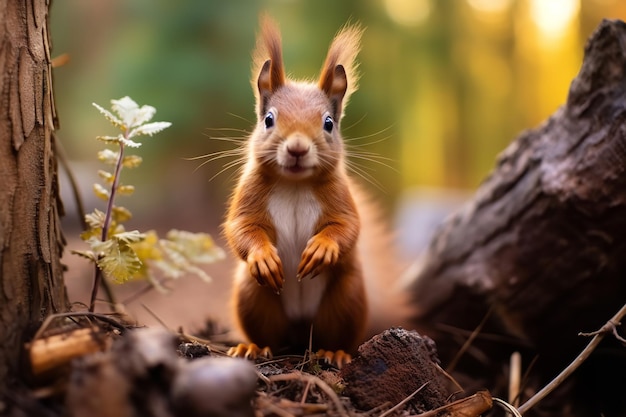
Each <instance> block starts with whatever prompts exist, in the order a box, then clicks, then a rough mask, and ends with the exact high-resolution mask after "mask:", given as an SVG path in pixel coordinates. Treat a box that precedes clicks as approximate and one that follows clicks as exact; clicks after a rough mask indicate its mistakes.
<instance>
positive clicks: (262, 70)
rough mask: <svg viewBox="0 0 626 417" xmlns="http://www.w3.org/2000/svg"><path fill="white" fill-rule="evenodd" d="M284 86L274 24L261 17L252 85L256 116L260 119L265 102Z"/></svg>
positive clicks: (264, 108)
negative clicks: (255, 102)
mask: <svg viewBox="0 0 626 417" xmlns="http://www.w3.org/2000/svg"><path fill="white" fill-rule="evenodd" d="M284 84H285V68H284V66H283V55H282V43H281V39H280V31H279V30H278V26H277V25H276V23H275V22H274V21H273V20H272V19H270V18H269V17H268V16H262V17H261V31H260V33H259V35H258V36H257V43H256V50H255V52H254V64H253V69H252V85H253V88H254V90H255V95H256V101H257V106H256V107H257V114H258V116H259V117H260V118H262V117H264V116H265V113H266V112H267V102H268V100H269V98H270V97H271V95H272V94H273V93H274V92H275V91H276V90H277V89H278V88H279V87H281V86H282V85H284Z"/></svg>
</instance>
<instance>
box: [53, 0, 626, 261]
mask: <svg viewBox="0 0 626 417" xmlns="http://www.w3.org/2000/svg"><path fill="white" fill-rule="evenodd" d="M52 4H53V5H52V10H51V25H52V40H53V51H52V52H53V56H58V55H61V54H68V55H69V57H70V60H69V62H68V63H67V64H66V65H64V66H62V67H59V68H56V69H55V70H54V82H55V97H56V104H57V109H58V114H59V117H60V123H61V129H60V131H59V138H60V141H61V142H62V143H63V146H64V148H65V151H66V154H67V155H68V157H69V159H70V163H71V166H72V168H73V170H74V171H75V172H76V174H77V176H78V177H79V180H80V183H81V187H83V193H84V194H85V196H86V197H89V195H90V187H91V183H92V182H95V181H96V180H97V178H96V169H97V168H98V166H97V165H94V164H93V163H94V161H95V152H96V151H97V150H98V149H100V147H101V144H100V143H98V142H97V141H96V140H95V139H94V138H95V136H96V135H103V134H111V133H113V128H112V127H110V126H109V125H108V124H107V122H106V121H104V119H102V118H101V116H100V115H99V114H98V112H97V111H96V110H95V109H94V108H93V107H92V106H91V103H92V102H97V103H99V104H101V105H104V106H108V104H109V100H110V99H113V98H120V97H122V96H125V95H129V96H131V97H132V98H133V99H135V100H136V101H137V102H139V103H140V104H146V103H147V104H151V105H153V106H155V107H156V108H157V110H158V111H157V115H156V118H155V119H156V120H165V121H170V122H172V123H173V126H172V127H171V128H170V129H168V130H166V131H165V132H164V133H161V134H159V135H157V136H156V137H155V138H152V139H149V140H147V141H146V143H145V145H144V146H143V147H142V148H140V149H139V151H138V152H139V153H140V154H141V155H142V156H143V157H144V164H143V165H142V167H141V168H140V170H139V171H137V172H131V171H126V172H125V173H124V177H123V180H124V182H127V183H132V184H134V185H135V186H136V187H137V193H136V196H135V197H133V198H127V199H125V200H122V201H120V204H122V205H125V206H127V207H128V208H130V209H131V210H132V211H133V212H134V213H135V216H136V220H133V221H136V222H137V224H138V225H137V227H138V228H144V227H146V226H144V224H148V226H147V227H156V228H163V229H169V228H171V227H179V228H185V229H188V230H192V231H209V232H212V233H214V234H216V233H217V232H216V230H217V227H218V225H219V223H220V222H221V219H222V215H223V210H224V205H225V202H226V199H227V196H228V194H229V190H230V189H231V187H232V185H233V173H234V170H230V171H226V172H223V173H221V174H219V175H217V176H216V177H215V178H213V179H212V180H210V179H211V178H212V177H213V176H214V175H215V174H216V173H218V172H219V171H220V170H221V169H222V167H223V165H224V164H225V163H227V162H228V160H217V161H215V162H212V163H208V164H206V165H204V166H202V167H200V168H198V169H196V168H197V167H198V165H199V163H200V162H199V161H188V160H187V159H186V158H188V157H193V156H198V155H202V154H208V153H212V152H216V151H219V150H225V149H229V148H232V146H233V145H232V144H229V143H228V142H224V141H219V140H212V139H211V137H216V136H217V137H221V136H229V135H234V136H237V137H243V136H245V131H246V130H249V129H250V128H251V126H252V125H253V123H254V117H255V116H254V112H253V109H254V103H253V94H252V91H251V88H250V82H249V77H250V74H249V70H250V61H249V57H250V52H251V50H252V49H253V46H254V36H255V31H256V29H257V21H258V16H259V13H260V12H261V11H267V12H269V14H270V15H272V16H273V17H274V18H275V19H276V20H277V21H278V22H279V24H280V26H281V29H282V32H283V35H284V54H285V62H286V66H287V71H288V72H289V73H290V74H292V75H293V76H295V77H300V78H307V77H309V78H310V77H313V76H315V75H316V74H317V73H318V71H319V68H320V66H321V64H322V60H323V58H324V54H325V52H326V48H327V46H328V44H329V42H330V40H331V38H332V36H333V35H334V33H335V32H336V31H337V30H338V29H339V28H340V27H341V26H342V25H343V24H345V23H346V22H360V23H361V24H362V25H363V26H365V27H366V32H365V35H364V38H363V43H362V52H361V54H360V63H361V66H360V68H361V72H362V78H361V83H360V85H361V87H360V90H359V91H358V92H357V93H356V94H355V95H354V96H353V97H352V100H351V103H350V105H349V107H348V109H347V115H346V117H345V119H344V122H343V129H344V134H345V136H346V137H348V138H356V140H355V141H351V142H350V143H351V144H352V145H353V146H357V147H358V149H361V150H365V151H368V152H372V153H374V154H377V155H379V157H378V158H375V159H376V160H377V161H379V162H382V163H376V162H368V161H361V160H355V162H359V163H361V164H362V167H361V170H362V171H363V172H365V176H366V177H368V178H367V179H368V180H369V182H370V185H371V187H370V188H371V191H372V193H373V194H374V195H376V196H377V197H378V198H379V199H380V200H381V201H383V202H384V207H385V208H387V211H388V214H389V218H390V219H391V220H390V222H391V223H392V224H395V225H396V226H397V224H398V222H399V223H400V225H401V227H399V229H400V230H401V233H400V238H401V240H403V242H404V244H405V247H409V250H408V252H410V249H411V245H420V244H423V242H421V241H420V239H422V238H423V239H422V240H424V239H425V236H427V234H428V230H430V229H429V228H431V227H432V224H433V223H436V221H437V219H438V218H440V216H441V213H444V212H446V211H449V210H450V209H453V208H454V207H455V206H456V205H458V204H460V201H461V200H463V199H464V198H465V197H466V194H465V193H471V192H472V191H473V190H475V189H476V188H477V187H478V186H479V184H480V182H481V180H482V179H483V178H485V176H486V175H488V173H489V172H490V171H491V169H492V167H493V166H494V161H495V158H496V156H497V155H498V153H499V152H501V151H502V150H503V149H504V148H505V147H506V146H507V144H508V143H510V141H511V140H513V139H514V137H515V136H516V135H517V134H518V133H519V132H520V131H522V130H524V129H527V128H533V127H535V126H537V125H538V124H540V123H541V122H542V121H543V120H545V119H546V118H547V117H548V116H549V115H550V114H551V113H552V112H553V111H554V110H555V109H557V107H558V106H560V105H561V104H562V103H564V101H565V100H566V97H567V91H568V88H569V84H570V82H571V80H572V78H573V77H575V75H576V73H577V71H578V69H579V67H580V64H581V60H582V56H583V48H584V44H585V41H586V39H587V38H588V37H589V35H590V34H591V33H592V32H593V30H594V28H595V27H597V25H598V24H599V23H600V21H601V20H602V19H603V18H610V19H614V18H625V17H626V2H624V1H623V0H367V1H363V0H343V1H336V0H317V1H304V0H257V1H244V0H234V1H218V0H106V1H85V0H63V1H54V2H53V3H52ZM223 128H232V129H236V131H235V133H233V132H232V131H231V132H227V131H224V130H223ZM372 183H373V184H372ZM66 190H67V187H65V190H64V193H66ZM416 190H417V191H416ZM89 204H101V203H98V202H96V201H93V200H92V201H90V202H89V203H88V205H89ZM66 205H67V206H68V218H67V219H66V220H65V222H66V223H67V227H68V228H71V227H73V226H75V225H77V224H78V222H77V221H76V220H75V219H74V220H73V219H72V216H75V214H74V213H73V211H72V208H71V207H72V203H71V202H70V201H69V200H68V201H67V202H66ZM407 213H408V214H407ZM420 216H421V217H420ZM420 218H421V220H420ZM394 219H395V220H394ZM397 219H399V220H397ZM424 219H425V220H424ZM420 227H421V228H420ZM68 233H69V232H68ZM420 242H421V243H420Z"/></svg>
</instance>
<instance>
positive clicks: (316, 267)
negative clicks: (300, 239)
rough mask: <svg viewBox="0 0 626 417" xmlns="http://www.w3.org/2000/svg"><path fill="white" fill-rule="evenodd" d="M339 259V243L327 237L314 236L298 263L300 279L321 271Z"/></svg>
mask: <svg viewBox="0 0 626 417" xmlns="http://www.w3.org/2000/svg"><path fill="white" fill-rule="evenodd" d="M337 259H339V245H337V242H335V241H334V240H331V239H328V238H327V237H324V236H320V235H315V236H313V237H312V238H311V239H310V240H309V242H308V244H307V247H306V248H305V249H304V252H302V258H301V259H300V264H299V265H298V274H297V277H298V279H302V278H304V277H306V276H308V275H311V276H312V277H313V276H315V275H317V274H318V273H320V272H321V270H322V268H324V267H325V266H328V265H333V264H334V263H336V262H337Z"/></svg>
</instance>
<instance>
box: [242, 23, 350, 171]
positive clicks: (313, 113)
mask: <svg viewBox="0 0 626 417" xmlns="http://www.w3.org/2000/svg"><path fill="white" fill-rule="evenodd" d="M361 33H362V29H361V28H360V27H358V26H346V27H344V28H343V29H342V30H341V31H339V33H338V34H337V35H336V36H335V38H334V40H333V41H332V43H331V45H330V48H329V50H328V54H327V56H326V60H325V62H324V65H323V67H322V72H321V75H320V77H319V81H318V82H317V83H312V82H299V81H293V80H289V79H287V77H286V76H285V69H284V66H283V59H282V46H281V38H280V32H279V31H278V28H277V26H276V25H275V24H274V22H272V21H271V20H269V19H268V18H264V19H263V20H262V23H261V34H260V36H259V38H258V40H257V49H256V52H255V65H254V69H253V79H252V83H253V87H254V90H255V95H256V113H257V118H258V121H257V125H256V128H255V131H254V134H253V136H252V138H251V140H252V143H251V152H252V155H251V156H252V157H254V158H255V159H256V162H257V163H259V164H260V165H261V166H262V167H264V168H267V169H269V170H272V171H273V172H275V173H278V174H279V175H281V176H282V177H284V178H287V179H295V180H298V179H303V178H310V177H313V176H315V178H318V176H319V174H323V173H329V172H333V171H335V170H336V169H337V167H339V166H341V165H342V163H343V158H344V150H343V139H342V138H341V133H340V129H339V125H340V122H341V118H342V117H343V112H344V107H345V105H346V103H347V101H348V98H349V97H350V95H351V94H352V93H353V92H354V91H355V90H356V85H357V81H358V76H357V73H356V67H357V65H356V63H355V58H356V55H357V53H358V52H359V40H360V37H361Z"/></svg>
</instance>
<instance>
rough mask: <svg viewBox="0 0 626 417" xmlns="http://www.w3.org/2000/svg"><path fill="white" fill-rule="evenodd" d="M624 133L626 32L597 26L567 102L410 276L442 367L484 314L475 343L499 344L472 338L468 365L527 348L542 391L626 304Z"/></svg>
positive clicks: (502, 165) (505, 162)
mask: <svg viewBox="0 0 626 417" xmlns="http://www.w3.org/2000/svg"><path fill="white" fill-rule="evenodd" d="M625 122H626V24H624V23H623V22H621V21H604V22H602V24H601V25H600V26H599V28H598V29H597V30H596V32H595V33H594V34H593V35H592V36H591V38H590V40H589V41H588V44H587V46H586V48H585V59H584V62H583V65H582V68H581V70H580V73H579V74H578V76H577V77H576V79H575V80H574V81H573V82H572V84H571V87H570V91H569V96H568V100H567V103H566V104H565V105H564V106H563V107H561V108H560V109H558V110H557V111H556V112H555V113H554V114H553V115H552V116H551V117H550V118H549V119H548V120H547V121H546V122H545V123H544V124H543V125H541V126H540V127H538V128H537V129H534V130H530V131H528V132H525V133H523V134H521V135H520V136H519V137H518V138H517V139H516V140H515V141H514V142H513V143H512V144H511V145H510V146H509V147H508V148H507V149H506V150H505V151H504V152H503V153H502V154H501V156H500V157H499V160H498V162H497V166H496V168H495V170H494V171H493V173H492V174H491V175H490V176H489V177H488V178H487V179H486V180H485V182H484V183H483V184H482V185H481V187H480V188H479V189H478V191H477V193H476V195H475V197H474V199H473V200H472V201H470V202H469V203H468V204H467V205H466V206H465V207H463V208H462V209H461V210H460V211H459V212H457V213H456V215H454V216H453V217H452V218H450V219H449V220H448V221H446V222H445V223H444V224H443V225H442V226H441V227H440V229H439V231H438V233H437V235H436V237H435V238H434V240H433V241H432V243H431V245H430V247H429V249H428V251H427V253H426V255H425V257H424V258H423V259H422V260H421V261H420V264H419V265H418V266H417V269H416V270H415V273H414V275H413V276H412V283H411V287H410V291H411V292H412V295H413V300H414V305H415V306H416V307H417V309H418V312H417V313H416V316H415V324H416V326H417V327H418V328H420V329H421V330H422V331H423V332H425V333H426V334H428V335H429V336H431V337H432V338H433V339H435V340H436V341H437V346H438V350H439V353H440V357H441V359H442V361H443V362H444V364H445V362H446V361H450V360H451V359H452V357H453V356H454V355H455V354H456V353H457V352H458V350H459V348H460V346H461V344H462V343H463V342H464V340H466V339H467V337H468V335H467V333H462V331H461V329H464V330H466V331H471V330H474V329H475V328H477V326H479V323H480V322H481V320H483V318H484V317H486V316H487V315H488V316H489V317H488V319H487V320H486V322H485V325H484V328H483V329H482V331H481V334H483V335H485V334H488V333H495V334H496V335H498V336H504V338H503V337H500V338H498V339H491V341H490V340H488V338H487V337H484V336H479V337H478V338H477V340H476V342H475V343H474V345H473V346H474V349H475V348H479V351H478V354H477V355H473V357H474V359H476V360H475V361H474V362H473V363H474V365H475V364H477V363H480V361H481V360H480V354H483V355H485V356H484V357H483V359H486V360H488V361H491V365H493V366H494V367H495V368H498V367H500V371H497V372H501V369H502V368H501V367H502V365H503V364H506V363H507V361H508V355H509V353H510V352H511V351H512V350H514V349H523V350H526V351H528V352H529V353H530V355H531V356H530V357H532V355H535V354H536V355H538V357H539V362H538V363H537V364H536V365H535V367H534V369H533V370H532V372H534V374H535V375H537V374H538V375H540V380H541V381H542V382H543V381H545V380H547V379H548V378H550V377H551V376H553V375H554V373H555V372H556V371H557V370H559V369H560V368H562V367H563V366H565V365H566V364H567V363H568V361H569V360H571V359H572V358H573V357H574V355H575V354H576V353H577V352H578V351H579V349H580V348H581V347H582V346H583V345H584V343H585V342H586V341H587V340H585V339H584V338H581V337H580V336H578V333H579V332H581V331H582V332H584V331H592V330H595V329H597V328H599V327H600V326H602V324H603V323H604V322H606V320H608V318H610V317H611V316H612V315H613V314H614V313H615V312H616V311H617V310H618V309H619V308H620V307H621V305H623V304H624V303H625V302H626V123H625ZM445 326H450V327H445ZM454 328H456V329H459V331H455V330H451V329H454ZM622 355H623V352H622ZM465 358H466V359H468V360H466V361H465V362H461V363H460V364H459V366H460V367H461V368H462V369H465V370H468V369H471V366H472V365H470V363H471V362H472V361H471V358H472V355H471V354H470V355H468V354H466V355H465ZM488 361H486V362H484V363H487V362H488ZM623 362H624V360H623V359H622V360H621V362H620V361H617V362H610V363H611V364H612V365H610V366H611V367H615V366H624V363H623ZM463 367H465V368H463ZM491 382H492V383H493V382H494V381H493V380H492V381H491Z"/></svg>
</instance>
